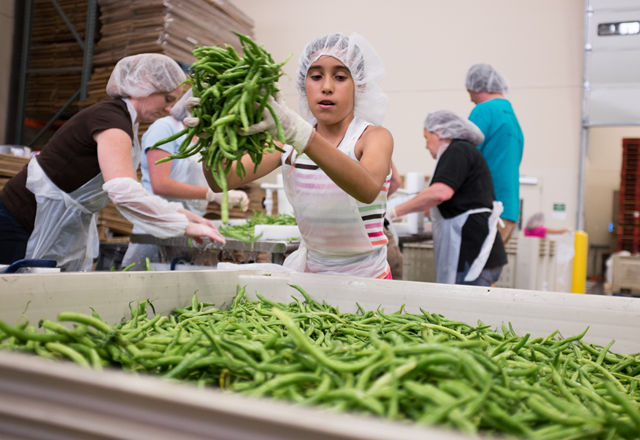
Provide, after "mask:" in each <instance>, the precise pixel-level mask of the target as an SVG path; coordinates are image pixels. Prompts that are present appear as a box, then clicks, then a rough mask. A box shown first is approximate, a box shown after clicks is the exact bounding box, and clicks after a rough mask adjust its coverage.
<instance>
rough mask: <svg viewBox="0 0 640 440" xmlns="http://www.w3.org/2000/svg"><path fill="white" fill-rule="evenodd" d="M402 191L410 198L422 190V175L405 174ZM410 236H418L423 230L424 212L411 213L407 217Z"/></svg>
mask: <svg viewBox="0 0 640 440" xmlns="http://www.w3.org/2000/svg"><path fill="white" fill-rule="evenodd" d="M404 189H405V190H406V191H407V193H408V194H409V196H410V197H414V196H415V195H416V194H418V193H419V192H420V191H422V190H423V189H424V174H422V173H407V175H406V177H405V179H404ZM407 223H408V230H409V233H410V234H419V233H421V232H422V230H423V229H424V212H413V213H411V214H408V215H407Z"/></svg>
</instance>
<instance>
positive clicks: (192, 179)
mask: <svg viewBox="0 0 640 440" xmlns="http://www.w3.org/2000/svg"><path fill="white" fill-rule="evenodd" d="M167 120H169V121H170V122H171V125H172V127H173V132H174V133H177V132H179V131H182V130H183V129H184V124H183V123H182V122H180V121H178V120H176V119H175V118H173V117H171V116H168V117H167ZM185 136H186V135H184V136H181V137H179V138H178V139H176V140H175V141H174V142H176V143H177V144H178V145H180V144H181V143H182V141H183V140H184V138H185ZM176 152H177V151H176ZM201 157H202V155H200V153H198V154H195V155H193V156H191V157H189V158H187V159H179V160H172V161H171V171H170V173H169V178H170V179H171V180H176V181H178V182H182V183H188V184H189V185H195V186H202V187H205V188H208V187H209V183H208V182H207V178H206V177H205V176H204V171H203V170H202V162H199V160H200V158H201ZM148 163H149V162H147V167H148ZM147 190H148V192H149V193H150V194H153V191H152V190H149V188H148V189H147ZM163 198H164V199H166V200H169V201H171V202H178V203H182V206H184V208H185V209H187V210H189V211H191V212H193V213H194V214H197V215H199V216H200V217H204V215H205V214H206V213H207V206H208V205H209V202H208V201H207V200H197V199H196V200H191V199H173V198H171V197H163ZM132 233H133V234H148V232H147V231H145V230H144V229H142V228H140V227H138V226H136V225H133V231H132ZM147 258H148V259H149V261H150V262H152V263H158V262H160V256H159V253H158V246H157V245H155V244H140V243H129V246H128V247H127V252H125V254H124V257H123V258H122V267H127V266H129V265H130V264H131V263H136V265H135V266H134V267H133V268H132V269H131V270H144V266H145V262H146V259H147Z"/></svg>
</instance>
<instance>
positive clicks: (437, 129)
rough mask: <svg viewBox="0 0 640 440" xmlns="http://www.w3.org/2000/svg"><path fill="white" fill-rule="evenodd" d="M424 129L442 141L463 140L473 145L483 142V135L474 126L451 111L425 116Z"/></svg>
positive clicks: (441, 111)
mask: <svg viewBox="0 0 640 440" xmlns="http://www.w3.org/2000/svg"><path fill="white" fill-rule="evenodd" d="M424 128H426V129H427V131H430V132H432V133H437V134H438V135H439V136H440V137H441V138H444V139H464V140H467V141H469V142H471V143H472V144H473V145H480V144H481V143H482V141H484V134H482V131H480V129H479V128H478V126H477V125H476V124H474V123H473V122H471V121H470V120H468V119H465V118H463V117H462V116H460V115H459V114H457V113H455V112H452V111H451V110H438V111H435V112H432V113H429V114H428V115H427V118H426V119H425V120H424Z"/></svg>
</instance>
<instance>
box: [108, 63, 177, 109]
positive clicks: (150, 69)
mask: <svg viewBox="0 0 640 440" xmlns="http://www.w3.org/2000/svg"><path fill="white" fill-rule="evenodd" d="M185 79H187V76H186V74H185V73H184V72H183V71H182V69H181V68H180V66H179V65H178V63H176V62H175V61H174V60H172V59H171V58H169V57H168V56H166V55H161V54H157V53H144V54H140V55H133V56H130V57H125V58H123V59H121V60H120V61H118V64H116V67H115V68H114V69H113V72H111V77H110V78H109V82H108V83H107V94H108V95H109V96H111V97H112V98H142V97H144V96H149V95H151V94H152V93H160V92H172V91H174V90H175V89H177V88H178V86H179V85H180V83H182V82H183V81H184V80H185Z"/></svg>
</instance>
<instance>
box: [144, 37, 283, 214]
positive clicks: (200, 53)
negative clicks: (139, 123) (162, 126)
mask: <svg viewBox="0 0 640 440" xmlns="http://www.w3.org/2000/svg"><path fill="white" fill-rule="evenodd" d="M235 34H236V35H237V36H238V38H240V43H241V44H242V49H243V52H242V53H243V57H241V56H240V55H238V54H237V53H236V51H235V50H234V49H233V47H232V46H230V45H227V46H226V49H223V48H222V47H219V46H214V47H203V46H196V47H195V48H194V50H193V55H194V56H195V57H196V58H197V59H198V60H197V61H196V62H195V63H194V64H193V65H191V71H192V73H191V74H190V75H189V79H188V80H187V81H186V82H187V83H189V84H191V87H192V90H193V96H194V97H196V98H200V105H199V106H197V107H195V108H194V109H193V116H196V117H198V118H199V119H200V123H199V124H198V125H197V126H195V127H187V128H185V129H184V130H182V131H180V132H178V133H176V134H174V135H173V136H170V137H168V138H166V139H163V140H161V141H159V142H157V143H156V144H155V145H153V146H152V147H151V149H154V148H156V147H158V146H160V145H162V144H166V143H167V142H171V141H174V140H176V139H178V138H179V137H181V136H183V135H185V134H186V135H187V137H186V138H185V139H184V141H183V142H182V144H181V145H180V148H179V150H178V153H176V154H174V155H172V156H169V157H166V158H164V159H161V160H159V161H157V162H156V164H158V163H162V162H166V161H169V160H173V159H184V158H187V157H189V156H193V155H194V154H197V153H201V154H202V157H203V161H204V163H205V166H206V167H207V169H208V170H211V174H212V175H213V178H214V179H215V181H216V183H217V184H218V186H219V187H220V188H221V189H222V191H223V193H224V197H223V199H222V204H221V210H222V222H223V223H227V222H228V221H229V207H228V196H227V179H226V175H227V173H228V172H229V171H230V170H231V166H232V164H233V162H234V161H236V163H237V165H236V173H237V174H238V176H239V177H243V176H245V175H246V170H245V168H244V166H243V165H242V162H241V159H242V156H244V155H245V154H248V155H249V156H250V157H251V160H252V161H253V163H254V164H255V167H256V169H257V167H258V165H259V164H260V162H261V160H262V155H263V154H264V153H265V152H272V151H275V150H276V149H278V150H280V151H283V150H281V149H280V148H278V147H277V146H276V145H275V144H274V143H273V139H272V138H271V135H270V134H269V133H268V132H266V131H265V132H263V133H256V134H253V135H250V136H240V135H238V130H239V128H240V127H242V128H245V129H246V128H248V127H249V126H250V125H253V124H256V123H258V122H260V121H261V120H262V114H263V112H264V111H265V109H266V110H268V111H269V112H271V115H272V116H273V118H274V120H275V123H276V127H277V130H278V140H279V141H280V142H282V143H284V142H285V139H284V134H283V131H282V126H281V124H280V121H279V119H278V117H277V115H276V114H275V112H274V110H273V108H272V107H271V105H270V104H269V103H268V102H267V99H268V98H269V96H273V95H274V94H275V93H276V92H277V91H278V88H277V85H276V83H277V81H278V79H279V78H280V76H282V75H283V74H284V72H283V71H282V66H283V65H284V64H285V63H286V62H287V61H288V60H289V58H287V59H286V60H284V61H283V62H281V63H277V64H276V63H275V62H274V61H273V58H272V57H271V55H270V54H269V53H268V52H267V51H266V50H265V49H264V48H263V47H262V46H258V45H257V44H256V43H255V42H254V41H253V40H252V39H251V38H249V37H248V36H246V35H242V34H238V33H235ZM196 135H199V137H198V141H197V142H196V143H195V144H194V145H192V146H191V145H190V144H191V140H192V139H193V137H194V136H196Z"/></svg>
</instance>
